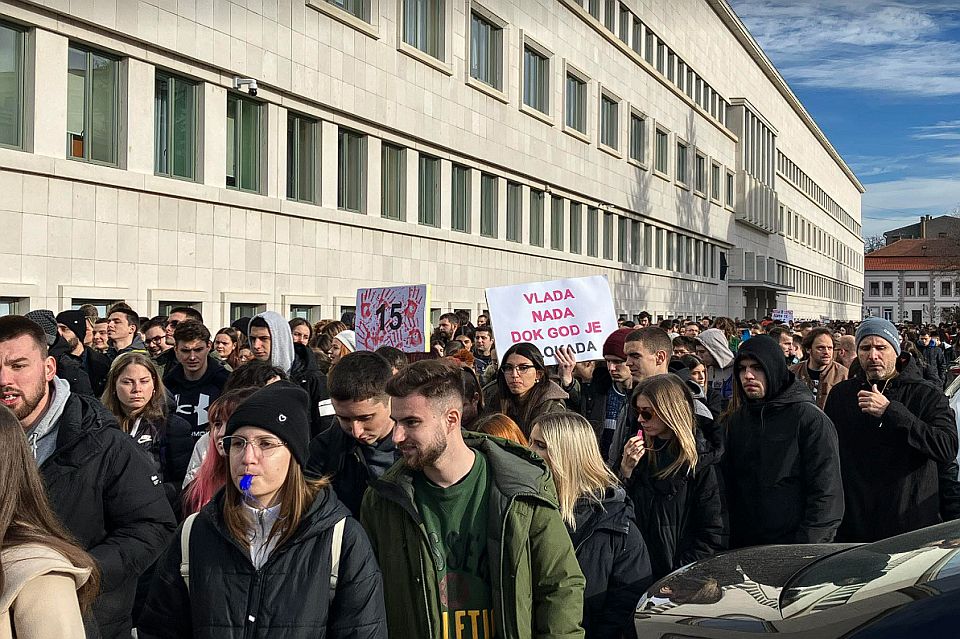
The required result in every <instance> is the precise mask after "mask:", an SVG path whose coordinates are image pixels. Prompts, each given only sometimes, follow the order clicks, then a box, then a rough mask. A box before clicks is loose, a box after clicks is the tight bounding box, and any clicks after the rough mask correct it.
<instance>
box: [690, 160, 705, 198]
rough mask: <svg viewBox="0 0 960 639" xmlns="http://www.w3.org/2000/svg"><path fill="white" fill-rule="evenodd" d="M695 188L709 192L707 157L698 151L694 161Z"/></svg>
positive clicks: (701, 191)
mask: <svg viewBox="0 0 960 639" xmlns="http://www.w3.org/2000/svg"><path fill="white" fill-rule="evenodd" d="M693 190H694V191H696V192H697V193H702V194H704V195H706V194H707V158H706V157H704V156H703V155H700V154H699V153H697V155H696V156H695V157H694V163H693Z"/></svg>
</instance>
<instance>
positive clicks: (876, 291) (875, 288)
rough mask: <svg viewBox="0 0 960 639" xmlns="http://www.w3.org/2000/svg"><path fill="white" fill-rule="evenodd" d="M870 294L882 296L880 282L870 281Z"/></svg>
mask: <svg viewBox="0 0 960 639" xmlns="http://www.w3.org/2000/svg"><path fill="white" fill-rule="evenodd" d="M870 295H871V297H879V296H880V282H870Z"/></svg>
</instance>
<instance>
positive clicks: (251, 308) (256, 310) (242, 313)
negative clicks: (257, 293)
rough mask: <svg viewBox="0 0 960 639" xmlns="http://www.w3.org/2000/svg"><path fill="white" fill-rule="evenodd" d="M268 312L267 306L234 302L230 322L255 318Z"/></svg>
mask: <svg viewBox="0 0 960 639" xmlns="http://www.w3.org/2000/svg"><path fill="white" fill-rule="evenodd" d="M266 310H267V305H266V304H248V303H244V302H233V303H231V304H230V321H231V322H236V321H237V320H238V319H240V318H241V317H253V316H254V315H259V314H260V313H263V312H264V311H266Z"/></svg>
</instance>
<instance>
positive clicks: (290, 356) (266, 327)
mask: <svg viewBox="0 0 960 639" xmlns="http://www.w3.org/2000/svg"><path fill="white" fill-rule="evenodd" d="M247 337H248V338H249V341H250V350H251V351H252V352H253V356H254V357H255V358H256V359H259V360H261V361H267V362H270V363H271V364H272V365H273V366H276V367H277V368H280V369H281V370H283V371H284V372H286V373H287V374H288V375H289V376H290V381H292V382H294V383H296V384H297V385H299V386H300V387H301V388H303V389H304V390H305V391H307V394H308V395H310V423H311V437H315V436H316V435H317V434H318V433H320V432H321V431H322V430H324V428H323V427H324V426H325V425H328V422H329V421H330V419H329V418H331V417H332V415H333V408H332V406H331V405H330V395H329V393H327V381H326V378H325V377H324V375H323V372H321V370H320V368H319V367H318V366H317V359H316V356H315V355H314V354H313V351H312V350H310V348H308V347H307V346H304V345H303V344H294V343H293V334H292V333H291V332H290V324H289V323H288V322H287V320H285V319H283V316H282V315H280V314H279V313H276V312H274V311H265V312H263V313H260V314H259V315H256V316H254V318H253V319H251V320H250V325H249V328H248V330H247ZM321 405H322V408H321ZM324 418H326V419H325V420H324Z"/></svg>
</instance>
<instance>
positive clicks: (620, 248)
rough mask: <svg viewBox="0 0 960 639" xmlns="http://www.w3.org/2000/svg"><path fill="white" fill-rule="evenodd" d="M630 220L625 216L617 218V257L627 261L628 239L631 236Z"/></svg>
mask: <svg viewBox="0 0 960 639" xmlns="http://www.w3.org/2000/svg"><path fill="white" fill-rule="evenodd" d="M629 227H630V220H628V219H627V218H625V217H619V218H617V259H618V260H620V261H621V262H626V261H627V259H629V256H628V255H627V246H628V242H627V239H628V238H629V233H630V231H629V230H628V229H629Z"/></svg>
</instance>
